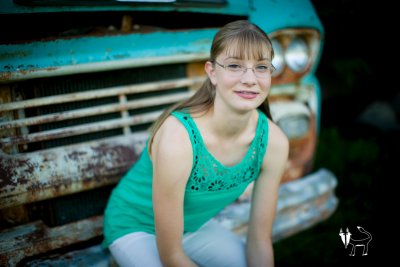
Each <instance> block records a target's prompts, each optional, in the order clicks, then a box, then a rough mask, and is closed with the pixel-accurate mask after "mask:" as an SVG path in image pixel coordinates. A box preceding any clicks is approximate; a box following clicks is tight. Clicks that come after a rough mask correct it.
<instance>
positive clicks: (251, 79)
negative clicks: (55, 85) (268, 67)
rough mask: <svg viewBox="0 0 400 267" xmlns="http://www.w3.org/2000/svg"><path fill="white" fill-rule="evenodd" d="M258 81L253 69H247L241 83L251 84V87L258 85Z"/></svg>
mask: <svg viewBox="0 0 400 267" xmlns="http://www.w3.org/2000/svg"><path fill="white" fill-rule="evenodd" d="M256 81H257V77H256V74H255V73H254V70H253V68H247V69H245V71H244V73H243V75H242V77H241V79H240V82H241V83H243V84H249V85H253V84H256Z"/></svg>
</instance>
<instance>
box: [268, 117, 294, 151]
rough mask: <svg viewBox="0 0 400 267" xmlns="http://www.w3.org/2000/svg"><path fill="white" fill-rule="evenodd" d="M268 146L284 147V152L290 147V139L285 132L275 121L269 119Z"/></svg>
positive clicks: (274, 147)
mask: <svg viewBox="0 0 400 267" xmlns="http://www.w3.org/2000/svg"><path fill="white" fill-rule="evenodd" d="M268 131H269V136H268V147H271V148H273V149H279V150H280V149H282V150H283V152H284V151H286V150H288V149H289V140H288V138H287V136H286V135H285V133H284V132H283V131H282V129H281V128H279V126H278V125H276V124H275V123H274V122H272V121H271V120H269V119H268Z"/></svg>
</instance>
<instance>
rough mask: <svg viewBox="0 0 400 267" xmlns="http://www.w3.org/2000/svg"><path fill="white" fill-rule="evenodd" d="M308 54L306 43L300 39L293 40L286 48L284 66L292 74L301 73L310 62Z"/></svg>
mask: <svg viewBox="0 0 400 267" xmlns="http://www.w3.org/2000/svg"><path fill="white" fill-rule="evenodd" d="M309 53H310V52H309V49H308V46H307V44H306V42H305V41H304V40H303V39H301V38H294V39H293V40H292V41H291V42H290V44H289V45H288V47H287V48H286V53H285V59H286V64H287V65H288V66H289V68H290V69H291V70H292V71H293V72H297V73H299V72H303V71H305V70H306V68H307V65H308V62H309V60H310V57H309Z"/></svg>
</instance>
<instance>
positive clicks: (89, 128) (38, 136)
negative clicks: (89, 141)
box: [0, 111, 162, 147]
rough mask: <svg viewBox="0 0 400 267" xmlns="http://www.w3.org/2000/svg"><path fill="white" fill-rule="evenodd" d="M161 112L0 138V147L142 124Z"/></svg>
mask: <svg viewBox="0 0 400 267" xmlns="http://www.w3.org/2000/svg"><path fill="white" fill-rule="evenodd" d="M161 113H162V111H154V112H149V113H144V114H141V115H136V116H132V117H129V118H120V119H114V120H107V121H101V122H95V123H87V124H84V125H79V126H72V127H64V128H59V129H55V130H49V131H43V132H39V133H33V134H28V135H24V136H15V137H8V138H2V139H0V145H1V147H7V146H10V145H16V144H27V143H32V142H39V141H45V140H50V139H56V138H63V137H69V136H75V135H80V134H87V133H93V132H99V131H104V130H110V129H116V128H122V127H125V126H132V125H138V124H144V123H149V122H153V121H155V120H156V119H157V118H158V117H159V116H160V115H161Z"/></svg>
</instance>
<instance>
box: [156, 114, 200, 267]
mask: <svg viewBox="0 0 400 267" xmlns="http://www.w3.org/2000/svg"><path fill="white" fill-rule="evenodd" d="M192 160H193V152H192V146H191V143H190V139H189V136H188V134H187V132H186V129H185V128H184V126H183V125H182V124H181V123H180V122H179V121H178V120H177V119H176V118H173V117H169V118H168V119H167V120H166V121H165V122H164V124H163V125H162V127H161V128H160V129H159V130H158V132H157V134H156V136H155V138H154V142H153V144H152V162H153V207H154V219H155V228H156V236H157V247H158V251H159V254H160V258H161V262H162V263H163V265H164V266H184V267H186V266H188V267H191V266H196V265H195V264H194V262H193V261H192V260H191V259H190V258H189V257H188V256H187V255H186V254H185V253H184V251H183V248H182V234H183V229H184V225H183V224H184V223H183V202H184V193H185V186H186V183H187V180H188V178H189V176H190V172H191V168H192Z"/></svg>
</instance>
